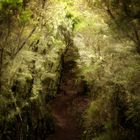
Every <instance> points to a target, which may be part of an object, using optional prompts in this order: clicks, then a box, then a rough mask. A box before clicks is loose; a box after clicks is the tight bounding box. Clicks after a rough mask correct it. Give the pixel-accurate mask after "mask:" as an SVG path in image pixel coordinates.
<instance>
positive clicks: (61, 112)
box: [49, 79, 81, 140]
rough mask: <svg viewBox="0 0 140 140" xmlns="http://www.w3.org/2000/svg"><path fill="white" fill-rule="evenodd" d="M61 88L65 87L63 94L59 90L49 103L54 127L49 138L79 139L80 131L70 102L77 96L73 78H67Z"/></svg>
mask: <svg viewBox="0 0 140 140" xmlns="http://www.w3.org/2000/svg"><path fill="white" fill-rule="evenodd" d="M63 88H65V89H66V90H65V91H64V92H65V94H64V93H62V92H61V91H60V93H59V94H58V95H57V97H56V98H55V99H54V100H53V101H52V103H51V107H52V113H53V116H54V118H55V121H56V128H55V133H54V134H53V135H52V136H50V138H49V140H80V133H81V132H80V129H79V127H78V124H77V121H76V118H75V117H74V115H73V111H72V103H73V100H74V98H76V96H77V90H76V89H75V88H76V87H74V85H73V80H72V79H69V80H68V81H67V83H66V85H65V87H63Z"/></svg>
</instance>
